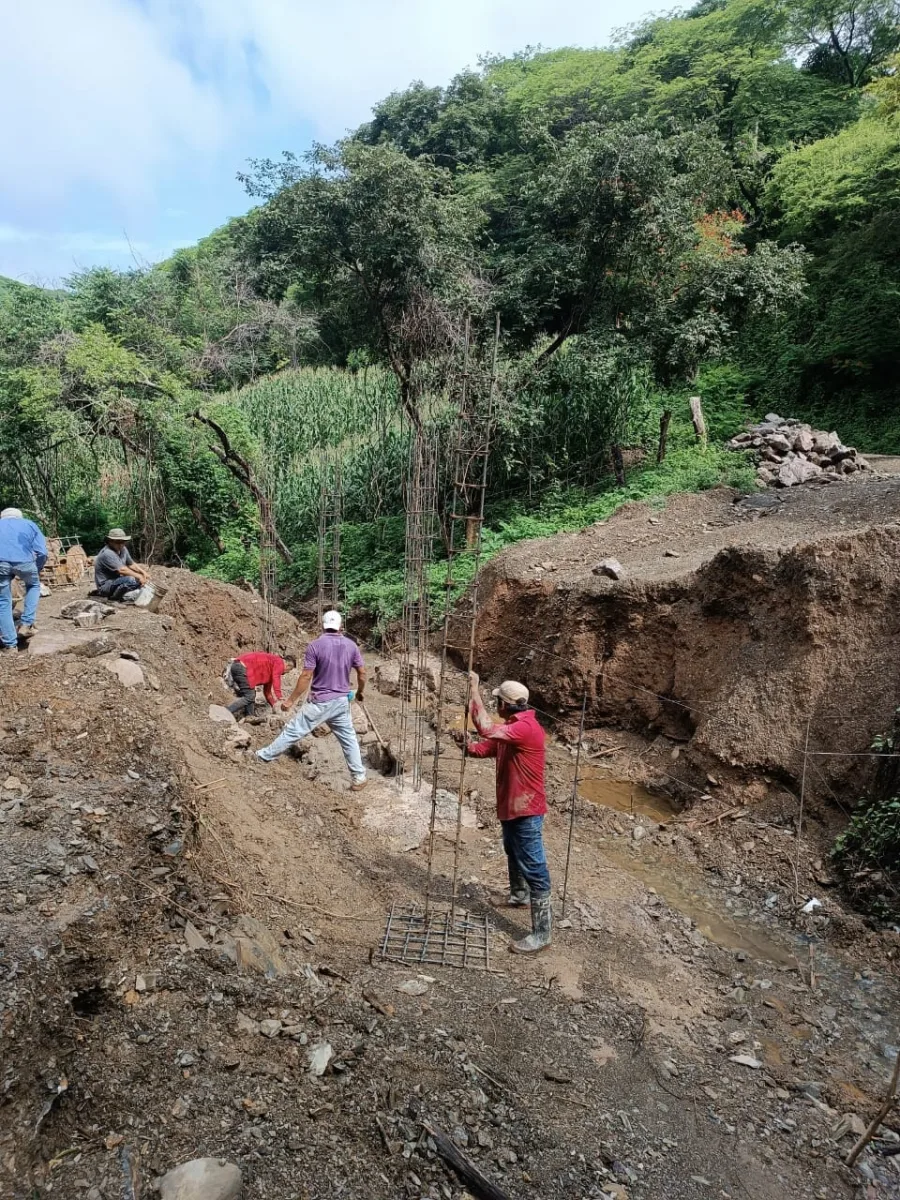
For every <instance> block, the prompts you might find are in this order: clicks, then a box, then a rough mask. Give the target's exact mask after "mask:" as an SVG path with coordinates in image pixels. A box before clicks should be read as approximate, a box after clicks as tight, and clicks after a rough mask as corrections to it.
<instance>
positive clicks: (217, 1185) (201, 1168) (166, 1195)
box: [158, 1158, 243, 1200]
mask: <svg viewBox="0 0 900 1200" xmlns="http://www.w3.org/2000/svg"><path fill="white" fill-rule="evenodd" d="M242 1184H243V1177H242V1175H241V1172H240V1169H239V1168H238V1167H236V1166H235V1165H234V1164H233V1163H229V1162H226V1160H225V1159H224V1158H195V1159H192V1161H191V1162H186V1163H183V1164H182V1165H181V1166H180V1167H176V1168H175V1169H174V1170H173V1171H169V1172H168V1173H167V1174H166V1175H163V1177H162V1178H161V1179H160V1180H159V1181H158V1187H159V1194H160V1200H238V1197H239V1196H240V1194H241V1187H242Z"/></svg>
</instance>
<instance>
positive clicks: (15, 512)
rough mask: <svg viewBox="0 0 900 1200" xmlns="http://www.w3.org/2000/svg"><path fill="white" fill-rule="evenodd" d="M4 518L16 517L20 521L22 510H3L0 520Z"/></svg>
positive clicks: (0, 513)
mask: <svg viewBox="0 0 900 1200" xmlns="http://www.w3.org/2000/svg"><path fill="white" fill-rule="evenodd" d="M4 517H18V518H19V520H21V519H22V510H21V508H4V510H3V512H0V520H2V519H3V518H4Z"/></svg>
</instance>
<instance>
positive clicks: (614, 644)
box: [476, 480, 900, 798]
mask: <svg viewBox="0 0 900 1200" xmlns="http://www.w3.org/2000/svg"><path fill="white" fill-rule="evenodd" d="M756 505H767V506H768V507H754V506H756ZM607 557H614V558H616V559H618V560H619V561H620V563H621V565H622V568H623V578H622V579H621V580H619V581H616V580H613V579H610V578H605V577H601V576H597V575H594V574H593V573H592V568H593V567H594V565H595V564H596V563H597V562H598V561H599V560H601V559H604V558H607ZM479 604H480V617H479V622H478V640H477V654H476V658H477V662H478V665H479V667H480V669H482V670H483V671H486V672H490V674H491V675H492V676H515V677H516V678H520V679H524V681H525V682H526V683H527V684H528V685H529V686H530V687H531V688H532V689H533V692H534V694H535V696H536V698H537V702H538V704H539V705H541V706H542V707H543V708H545V709H547V710H549V711H550V712H553V713H556V712H564V713H568V714H570V716H571V715H573V714H576V713H577V710H578V709H579V708H580V706H581V701H582V697H583V695H584V693H585V692H586V693H587V705H588V707H587V724H588V727H591V726H597V725H609V724H613V725H616V724H618V725H620V726H622V727H624V728H627V729H629V730H632V731H635V732H640V733H641V734H643V735H645V736H646V735H649V736H650V737H653V736H655V735H658V734H662V735H664V736H665V737H666V738H669V739H672V740H673V741H675V742H677V743H687V746H686V747H683V748H682V750H681V752H680V753H677V754H676V758H677V760H678V765H677V766H672V765H671V764H670V766H669V768H668V769H669V770H671V771H672V772H673V773H674V774H675V775H677V776H679V777H682V778H684V779H685V780H686V781H688V782H689V783H692V784H694V785H695V786H697V785H699V786H701V788H702V790H705V789H706V784H705V779H706V775H707V773H708V772H709V771H710V770H718V769H720V768H721V767H723V766H724V767H725V768H726V769H727V768H728V767H735V768H741V769H747V770H748V771H751V772H754V773H761V774H766V775H770V776H773V777H777V778H780V779H781V780H782V781H785V782H788V783H790V782H792V781H793V782H796V781H798V780H799V778H800V775H801V770H802V763H803V748H804V745H805V743H806V736H807V723H808V728H809V749H810V751H812V752H816V753H817V754H819V755H820V756H819V757H816V758H815V759H814V765H813V769H812V770H811V772H810V774H811V775H813V774H814V776H815V778H816V779H817V780H818V782H819V785H820V786H821V787H822V788H825V789H828V788H831V789H834V790H835V791H837V792H838V795H839V796H848V797H851V798H852V797H854V796H857V795H858V794H859V793H860V791H861V790H862V788H863V787H864V786H865V783H866V781H867V779H868V778H869V771H868V765H867V762H866V760H863V759H855V758H851V757H843V756H839V757H831V756H830V755H833V754H834V752H836V751H846V752H847V755H850V754H854V753H859V752H864V751H866V750H867V749H868V748H869V745H870V743H871V740H872V737H873V736H874V735H875V734H877V733H878V732H880V731H882V730H884V729H885V728H888V727H889V725H890V721H891V716H892V713H893V711H894V709H895V707H896V706H897V704H898V702H900V483H898V482H897V481H896V480H882V481H876V482H867V483H864V484H863V483H859V484H852V485H845V486H840V485H836V486H833V487H827V488H826V487H820V488H805V489H801V490H799V491H796V492H791V493H789V494H786V495H783V496H777V495H772V494H768V495H763V496H757V497H752V498H749V499H748V500H745V501H743V502H740V501H739V498H738V497H737V496H736V495H735V494H734V493H732V492H730V491H726V490H717V491H715V492H710V493H707V494H705V495H700V496H680V497H675V498H674V499H673V500H672V501H671V502H670V503H669V504H668V506H667V507H666V508H664V509H660V510H656V509H654V508H652V507H650V506H647V505H631V506H629V507H628V508H627V509H625V510H622V511H621V512H620V513H618V514H617V515H616V516H615V517H614V518H612V519H611V520H610V521H608V522H605V523H601V524H600V525H595V526H593V527H592V528H590V529H588V530H585V531H583V532H582V533H578V534H574V535H565V536H559V537H556V538H550V539H542V540H540V541H535V542H529V543H524V544H522V545H519V546H516V547H515V548H514V549H512V550H511V551H509V552H508V553H506V554H504V555H501V556H500V557H498V558H497V559H495V560H493V561H492V562H491V563H490V564H489V565H488V567H487V569H486V570H485V571H484V573H483V576H482V580H481V583H480V588H479ZM822 752H828V755H829V756H827V757H826V756H825V754H823V753H822Z"/></svg>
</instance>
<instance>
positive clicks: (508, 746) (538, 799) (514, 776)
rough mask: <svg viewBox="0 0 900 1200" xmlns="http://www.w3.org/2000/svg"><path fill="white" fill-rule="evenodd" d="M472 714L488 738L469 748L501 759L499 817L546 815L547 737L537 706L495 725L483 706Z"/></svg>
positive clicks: (476, 753)
mask: <svg viewBox="0 0 900 1200" xmlns="http://www.w3.org/2000/svg"><path fill="white" fill-rule="evenodd" d="M472 717H473V719H474V721H475V725H476V727H477V729H478V732H479V733H480V734H481V735H482V737H483V738H484V741H481V742H473V743H472V744H471V745H470V746H468V747H467V751H466V752H467V753H468V754H471V755H472V756H473V758H496V760H497V816H498V818H499V819H500V820H501V821H510V820H512V819H514V818H515V817H542V816H543V815H544V813H545V812H546V811H547V793H546V791H545V790H544V761H545V758H546V750H545V748H544V742H545V740H546V737H545V734H544V731H543V729H542V728H541V726H540V725H539V724H538V719H537V717H536V716H535V715H534V710H533V709H530V708H529V709H526V710H525V711H524V712H520V713H514V714H513V715H512V716H511V717H509V718H508V719H507V720H506V722H505V723H503V724H501V725H492V724H491V719H490V717H489V716H488V715H487V713H486V712H485V711H484V709H483V708H474V709H473V712H472Z"/></svg>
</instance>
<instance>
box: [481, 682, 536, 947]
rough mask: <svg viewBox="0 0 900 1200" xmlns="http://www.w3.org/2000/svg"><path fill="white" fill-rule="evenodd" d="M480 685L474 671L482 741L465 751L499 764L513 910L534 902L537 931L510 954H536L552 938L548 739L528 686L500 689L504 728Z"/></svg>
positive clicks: (533, 921)
mask: <svg viewBox="0 0 900 1200" xmlns="http://www.w3.org/2000/svg"><path fill="white" fill-rule="evenodd" d="M478 683H479V680H478V676H477V675H476V674H475V672H474V671H473V672H472V674H471V675H470V677H469V695H470V702H469V712H470V714H471V716H472V720H473V721H474V723H475V728H476V729H477V730H478V732H479V733H480V734H481V738H482V740H481V741H478V742H471V743H469V744H468V745H466V746H465V753H466V754H469V755H471V756H472V757H473V758H495V759H496V760H497V816H498V817H499V819H500V826H501V828H502V830H503V849H504V850H505V851H506V859H507V866H508V868H509V906H510V907H511V908H524V907H525V905H526V904H528V903H529V901H530V903H531V933H530V934H528V936H527V937H524V938H522V939H521V941H518V942H513V943H512V944H511V945H510V950H513V951H514V952H515V953H516V954H535V953H536V952H537V951H538V950H543V949H544V947H545V946H549V945H550V936H551V913H550V872H549V870H548V869H547V855H546V854H545V852H544V839H543V824H544V816H545V814H546V812H547V794H546V790H545V788H544V763H545V759H546V750H545V745H544V743H545V740H546V738H545V735H544V731H543V729H542V728H541V726H540V725H539V724H538V719H537V717H536V716H535V712H534V709H532V708H529V707H528V688H527V687H525V685H524V684H523V683H517V682H516V681H515V680H513V679H507V680H506V681H505V682H504V683H501V684H500V686H499V687H498V688H494V691H493V693H492V694H493V696H494V698H495V699H496V701H497V713H498V715H499V716H500V718H501V723H500V724H499V725H497V724H494V722H493V721H492V720H491V718H490V716H489V715H488V712H487V709H486V708H485V706H484V702H483V700H482V699H481V692H480V691H479V688H478Z"/></svg>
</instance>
